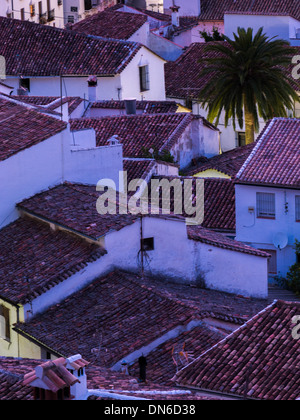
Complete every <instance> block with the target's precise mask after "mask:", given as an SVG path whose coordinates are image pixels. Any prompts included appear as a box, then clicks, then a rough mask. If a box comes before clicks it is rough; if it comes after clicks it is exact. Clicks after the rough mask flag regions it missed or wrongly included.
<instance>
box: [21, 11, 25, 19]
mask: <svg viewBox="0 0 300 420" xmlns="http://www.w3.org/2000/svg"><path fill="white" fill-rule="evenodd" d="M21 20H25V9H21Z"/></svg>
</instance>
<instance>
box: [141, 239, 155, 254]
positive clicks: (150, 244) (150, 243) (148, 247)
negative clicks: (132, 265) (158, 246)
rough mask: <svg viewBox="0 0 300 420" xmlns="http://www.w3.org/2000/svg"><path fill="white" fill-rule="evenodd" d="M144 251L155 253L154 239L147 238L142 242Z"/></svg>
mask: <svg viewBox="0 0 300 420" xmlns="http://www.w3.org/2000/svg"><path fill="white" fill-rule="evenodd" d="M141 250H142V251H153V250H154V238H145V239H142V240H141Z"/></svg>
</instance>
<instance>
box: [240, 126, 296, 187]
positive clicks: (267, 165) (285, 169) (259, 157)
mask: <svg viewBox="0 0 300 420" xmlns="http://www.w3.org/2000/svg"><path fill="white" fill-rule="evenodd" d="M299 159H300V120H299V119H292V118H288V119H287V118H274V119H273V120H272V121H270V122H269V123H268V124H267V126H266V128H265V129H264V131H263V132H262V134H261V135H260V137H259V139H258V140H257V142H256V146H255V148H254V150H253V152H252V153H251V155H250V156H249V158H248V159H247V160H246V162H245V164H244V165H243V167H242V168H241V170H240V171H239V173H238V174H237V182H238V183H247V184H248V183H249V184H255V185H276V186H284V187H290V188H299V187H300V171H299Z"/></svg>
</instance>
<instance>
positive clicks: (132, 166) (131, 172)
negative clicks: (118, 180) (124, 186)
mask: <svg viewBox="0 0 300 420" xmlns="http://www.w3.org/2000/svg"><path fill="white" fill-rule="evenodd" d="M155 167H156V162H155V160H154V159H124V160H123V170H124V171H126V172H127V182H128V183H129V182H130V181H132V180H133V179H147V178H148V177H149V176H151V173H153V171H154V169H155Z"/></svg>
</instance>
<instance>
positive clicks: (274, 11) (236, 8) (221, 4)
mask: <svg viewBox="0 0 300 420" xmlns="http://www.w3.org/2000/svg"><path fill="white" fill-rule="evenodd" d="M230 11H231V12H244V13H245V14H247V13H253V14H264V15H281V16H282V15H289V16H292V17H294V18H295V19H300V11H299V3H298V0H289V1H285V0H278V1H274V0H254V1H253V0H201V14H200V16H199V18H200V20H201V21H202V20H224V14H225V12H230Z"/></svg>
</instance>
